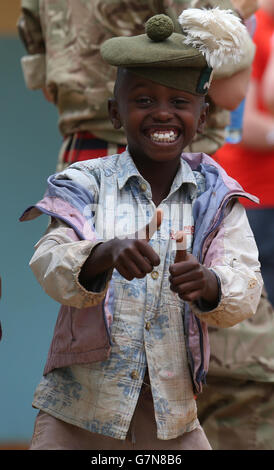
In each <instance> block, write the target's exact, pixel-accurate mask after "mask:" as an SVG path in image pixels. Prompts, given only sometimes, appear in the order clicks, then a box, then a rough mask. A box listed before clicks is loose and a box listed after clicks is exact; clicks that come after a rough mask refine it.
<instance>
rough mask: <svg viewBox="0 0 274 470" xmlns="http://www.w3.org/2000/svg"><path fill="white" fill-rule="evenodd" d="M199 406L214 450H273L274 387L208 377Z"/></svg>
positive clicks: (269, 384)
mask: <svg viewBox="0 0 274 470" xmlns="http://www.w3.org/2000/svg"><path fill="white" fill-rule="evenodd" d="M197 402H198V403H197V405H198V416H199V419H200V423H201V425H202V427H203V429H204V431H205V433H206V436H207V438H208V440H209V442H210V445H211V446H212V448H213V450H274V383H260V382H253V381H250V380H247V381H241V380H235V379H221V378H216V377H215V378H214V377H208V385H207V386H206V387H205V388H204V392H203V393H202V394H201V395H200V396H199V398H198V400H197Z"/></svg>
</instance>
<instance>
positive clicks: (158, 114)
mask: <svg viewBox="0 0 274 470" xmlns="http://www.w3.org/2000/svg"><path fill="white" fill-rule="evenodd" d="M152 117H153V119H154V121H161V122H167V121H170V120H171V119H172V117H173V116H172V113H170V111H169V110H168V109H167V108H165V107H158V108H157V109H155V111H154V113H153V116H152Z"/></svg>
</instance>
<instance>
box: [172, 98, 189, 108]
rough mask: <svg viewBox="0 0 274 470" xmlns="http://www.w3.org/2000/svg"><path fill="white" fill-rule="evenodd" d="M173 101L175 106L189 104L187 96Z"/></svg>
mask: <svg viewBox="0 0 274 470" xmlns="http://www.w3.org/2000/svg"><path fill="white" fill-rule="evenodd" d="M172 101H173V104H174V105H175V106H179V107H180V106H181V107H182V106H186V105H187V104H188V101H187V100H186V99H185V98H174V99H173V100H172Z"/></svg>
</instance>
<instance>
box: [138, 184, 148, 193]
mask: <svg viewBox="0 0 274 470" xmlns="http://www.w3.org/2000/svg"><path fill="white" fill-rule="evenodd" d="M140 188H141V190H142V191H146V189H147V185H146V184H145V183H142V184H140Z"/></svg>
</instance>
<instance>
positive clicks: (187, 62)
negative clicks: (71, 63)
mask: <svg viewBox="0 0 274 470" xmlns="http://www.w3.org/2000/svg"><path fill="white" fill-rule="evenodd" d="M184 38H185V36H184V35H183V33H182V34H180V33H175V32H174V25H173V22H172V20H171V19H170V18H169V17H168V16H166V15H156V16H153V17H152V18H150V19H149V20H148V21H147V23H146V34H142V35H139V36H131V37H118V38H112V39H109V40H108V41H106V42H105V43H104V44H103V45H102V47H101V54H102V56H103V58H104V60H105V61H106V62H108V63H109V64H111V65H115V66H117V67H125V68H128V69H130V71H131V72H133V73H135V74H137V75H139V76H141V77H144V78H147V79H149V80H152V81H154V82H157V83H160V84H161V85H165V86H168V87H171V88H176V89H178V90H183V91H188V92H189V93H193V94H195V95H205V94H206V93H207V91H208V88H209V84H210V78H211V74H212V68H211V67H209V66H208V65H207V61H206V59H205V58H204V56H203V54H201V52H200V51H199V50H198V49H196V48H194V47H190V46H189V45H187V44H185V43H184Z"/></svg>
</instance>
